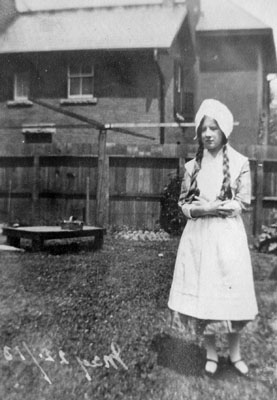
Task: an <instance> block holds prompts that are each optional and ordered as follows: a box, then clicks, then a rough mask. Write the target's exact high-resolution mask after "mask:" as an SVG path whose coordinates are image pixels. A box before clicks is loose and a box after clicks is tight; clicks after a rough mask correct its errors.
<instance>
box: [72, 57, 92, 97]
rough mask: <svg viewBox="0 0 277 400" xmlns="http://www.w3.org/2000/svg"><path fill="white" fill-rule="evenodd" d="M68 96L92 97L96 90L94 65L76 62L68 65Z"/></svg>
mask: <svg viewBox="0 0 277 400" xmlns="http://www.w3.org/2000/svg"><path fill="white" fill-rule="evenodd" d="M67 82H68V85H67V89H68V92H67V97H68V98H91V97H93V92H94V66H93V65H92V64H91V63H89V64H88V63H82V64H81V63H74V64H70V65H69V67H68V75H67Z"/></svg>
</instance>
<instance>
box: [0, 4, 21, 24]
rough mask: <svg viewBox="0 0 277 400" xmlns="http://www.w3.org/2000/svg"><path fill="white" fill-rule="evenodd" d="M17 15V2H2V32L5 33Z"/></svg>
mask: <svg viewBox="0 0 277 400" xmlns="http://www.w3.org/2000/svg"><path fill="white" fill-rule="evenodd" d="M16 13H17V9H16V5H15V0H4V1H0V31H4V30H5V29H6V27H7V26H8V25H9V23H10V22H11V21H12V20H13V19H14V18H15V16H16Z"/></svg>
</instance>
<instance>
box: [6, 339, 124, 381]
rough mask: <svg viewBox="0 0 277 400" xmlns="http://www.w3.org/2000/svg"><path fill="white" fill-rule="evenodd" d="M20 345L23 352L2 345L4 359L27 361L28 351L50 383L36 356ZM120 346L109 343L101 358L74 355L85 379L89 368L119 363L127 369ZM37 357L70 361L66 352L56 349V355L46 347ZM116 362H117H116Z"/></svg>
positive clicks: (54, 360)
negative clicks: (108, 349)
mask: <svg viewBox="0 0 277 400" xmlns="http://www.w3.org/2000/svg"><path fill="white" fill-rule="evenodd" d="M22 346H23V347H24V350H25V351H24V352H23V350H22V351H21V349H20V348H19V347H18V346H15V347H14V348H11V347H9V346H4V348H3V355H4V358H5V360H6V361H8V362H12V361H18V358H19V359H20V360H21V361H22V362H28V358H26V357H27V356H26V353H28V357H30V359H31V362H33V363H34V364H35V365H36V366H37V367H38V369H39V370H40V372H41V374H42V376H43V378H44V379H45V380H46V381H47V382H48V383H49V384H50V385H52V381H51V379H50V378H49V376H48V375H47V374H46V372H45V371H44V369H43V367H42V366H41V363H40V362H39V360H38V358H37V357H36V356H35V354H34V353H33V352H32V350H31V349H30V348H29V346H28V345H27V344H26V343H25V342H22ZM120 352H121V350H120V348H119V346H117V345H116V344H115V343H111V353H110V354H109V355H104V356H103V358H102V359H101V358H100V357H98V356H97V355H96V356H94V358H93V360H91V361H88V360H86V359H83V360H82V359H80V358H79V357H77V356H76V357H75V358H76V360H77V362H78V364H79V366H80V368H81V369H82V370H83V372H84V374H85V377H86V379H87V380H88V381H89V382H91V380H92V379H91V376H90V374H89V369H90V368H100V367H104V368H110V366H112V367H113V368H114V369H118V365H117V364H119V365H121V367H122V368H124V369H125V370H128V367H127V365H126V364H125V363H124V362H123V361H122V359H121V357H120ZM38 357H39V358H40V360H42V361H43V362H50V363H57V362H58V363H59V364H60V365H69V364H70V362H69V361H68V359H67V356H66V354H65V353H64V352H63V351H62V350H59V351H58V356H57V355H54V354H53V352H51V351H50V350H48V349H47V348H42V349H41V351H40V353H39V354H38ZM116 362H117V363H116Z"/></svg>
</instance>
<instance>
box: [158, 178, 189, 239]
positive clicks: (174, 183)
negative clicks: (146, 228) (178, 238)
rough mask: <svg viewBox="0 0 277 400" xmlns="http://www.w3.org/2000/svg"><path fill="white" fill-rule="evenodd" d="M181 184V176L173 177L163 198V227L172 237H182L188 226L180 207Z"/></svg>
mask: <svg viewBox="0 0 277 400" xmlns="http://www.w3.org/2000/svg"><path fill="white" fill-rule="evenodd" d="M181 183H182V179H181V178H180V176H179V175H176V176H173V177H171V179H170V181H169V183H168V185H166V186H165V187H164V190H163V193H162V198H161V227H162V228H163V229H164V230H165V231H166V232H168V233H170V234H172V235H180V234H181V233H182V231H183V229H184V227H185V224H186V219H185V216H184V214H183V213H182V211H181V210H180V207H179V206H178V198H179V195H180V189H181Z"/></svg>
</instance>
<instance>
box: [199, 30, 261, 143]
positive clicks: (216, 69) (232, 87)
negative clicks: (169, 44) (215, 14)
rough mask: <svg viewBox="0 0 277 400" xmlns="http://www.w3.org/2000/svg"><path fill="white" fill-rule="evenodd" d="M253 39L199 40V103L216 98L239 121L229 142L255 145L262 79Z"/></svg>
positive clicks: (255, 44)
mask: <svg viewBox="0 0 277 400" xmlns="http://www.w3.org/2000/svg"><path fill="white" fill-rule="evenodd" d="M259 43H260V42H259V40H258V38H256V37H253V38H252V37H244V38H243V37H221V38H215V37H212V36H211V37H208V36H206V37H199V45H200V78H199V101H200V102H201V101H202V100H203V99H205V98H216V99H218V100H220V101H222V102H223V103H225V104H226V105H227V106H228V107H229V108H230V110H231V111H232V112H233V114H234V118H235V120H236V121H238V122H239V126H238V127H235V128H234V132H233V134H232V136H231V142H232V143H233V145H234V146H236V145H238V144H257V143H258V130H259V118H260V113H261V111H262V110H261V99H262V91H263V88H262V87H260V82H261V81H262V80H263V79H262V76H263V71H262V64H261V62H260V61H261V60H260V61H259V57H258V54H259V46H260V44H259Z"/></svg>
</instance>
